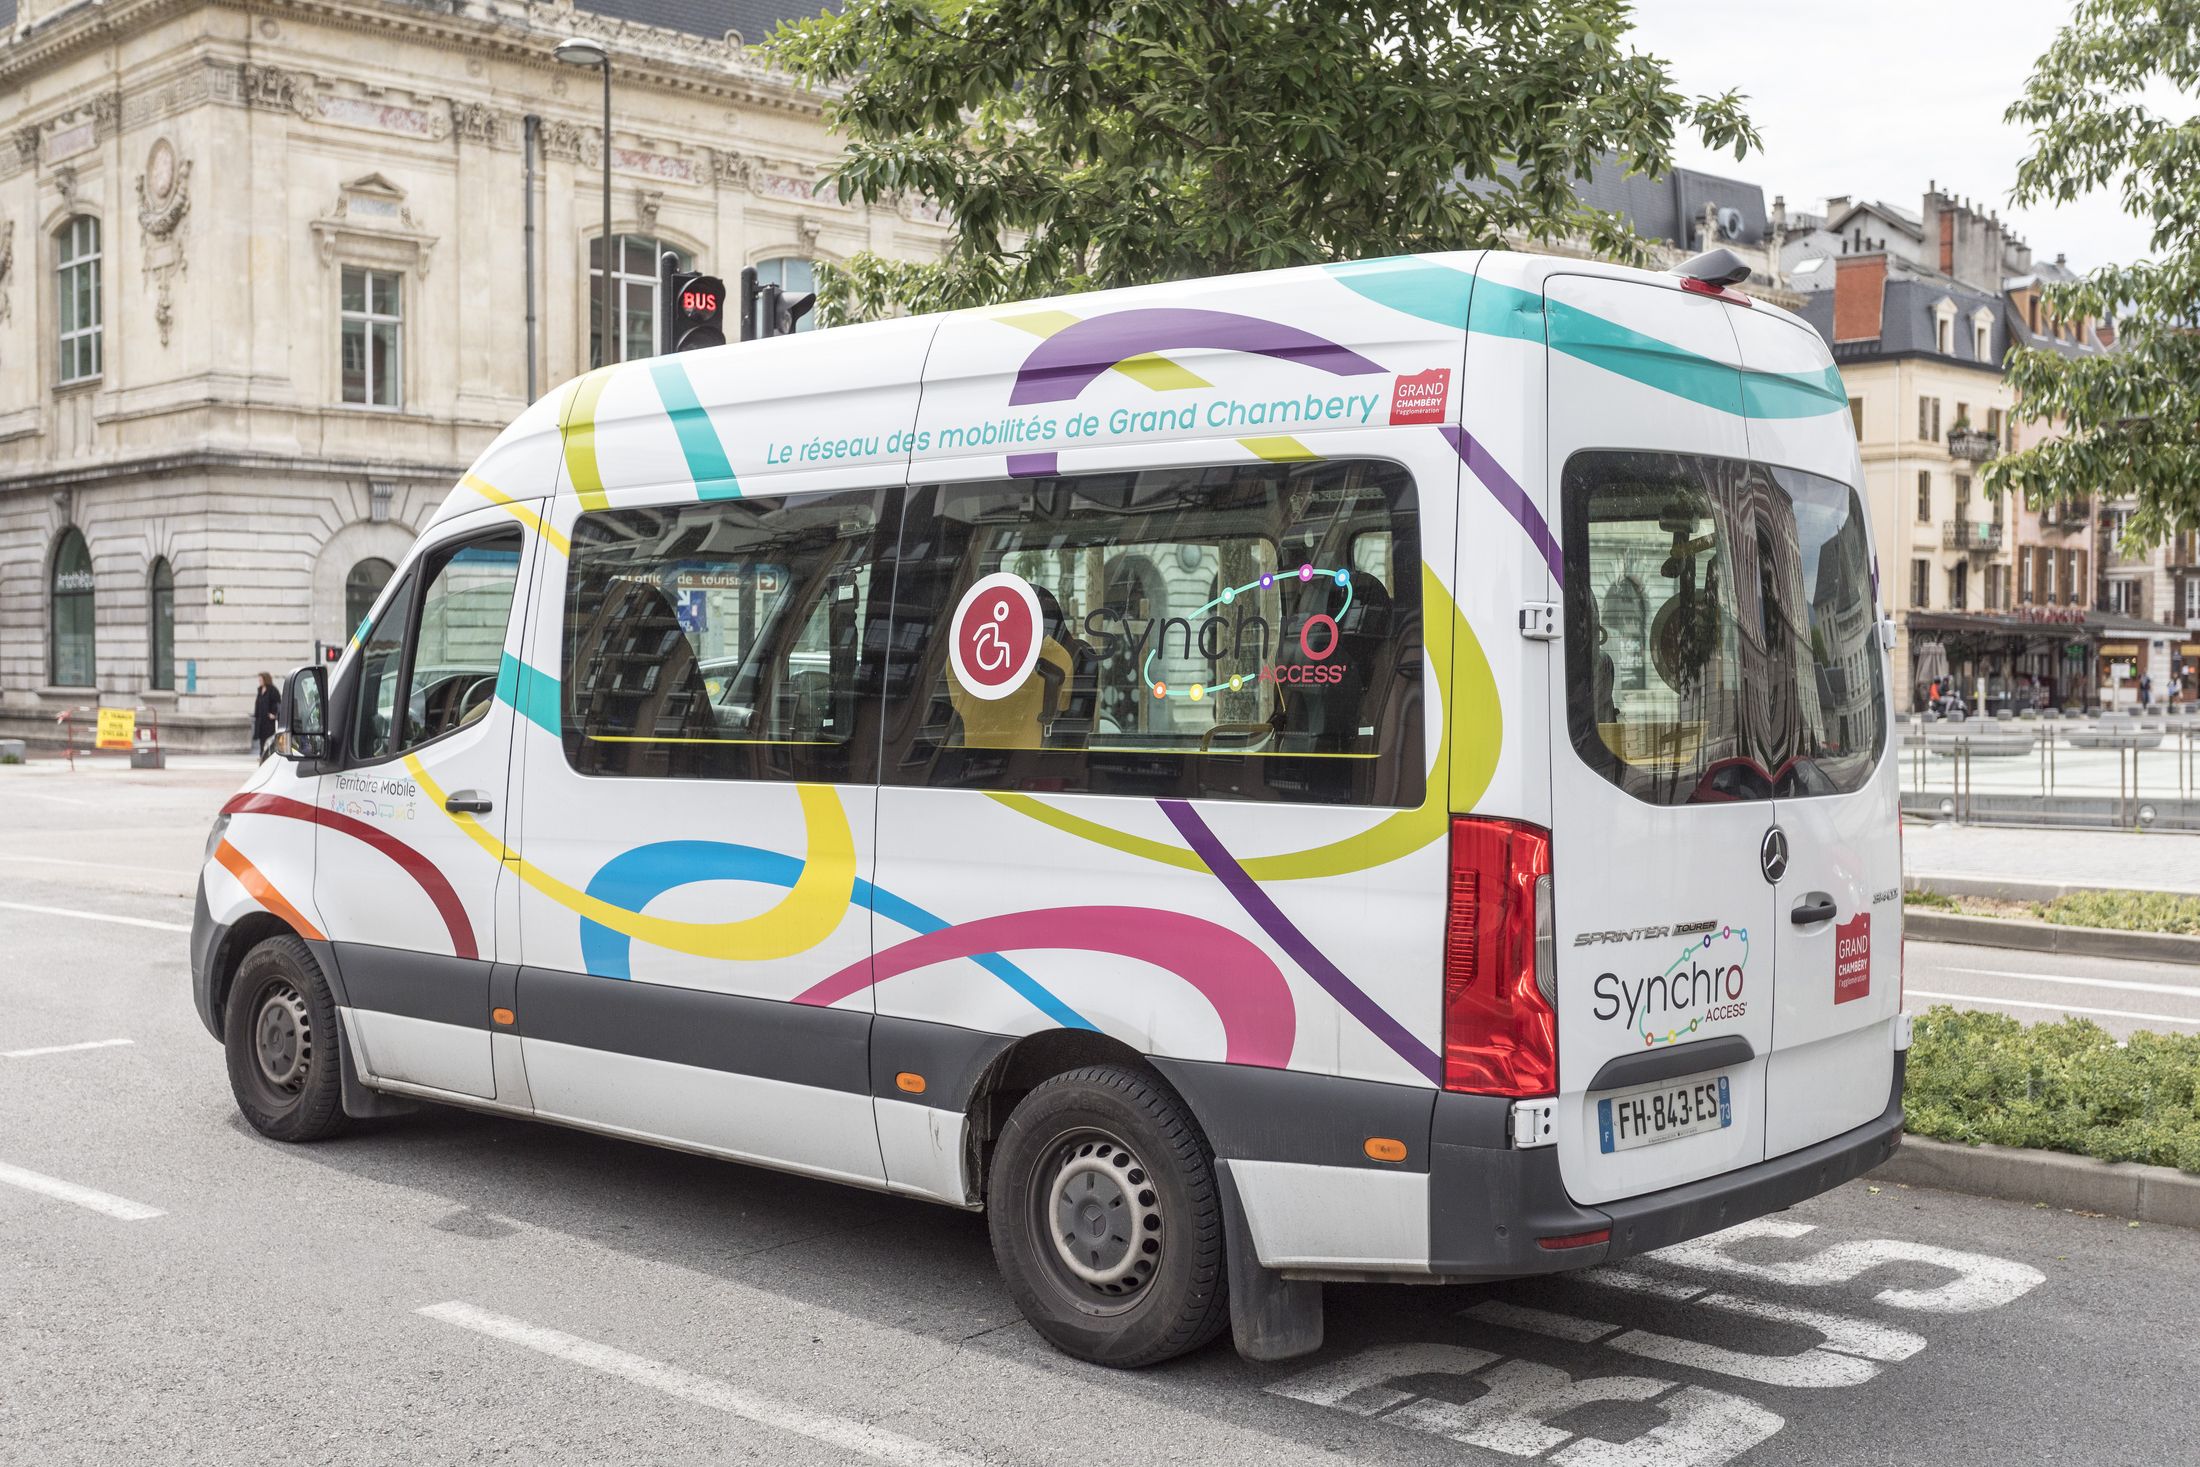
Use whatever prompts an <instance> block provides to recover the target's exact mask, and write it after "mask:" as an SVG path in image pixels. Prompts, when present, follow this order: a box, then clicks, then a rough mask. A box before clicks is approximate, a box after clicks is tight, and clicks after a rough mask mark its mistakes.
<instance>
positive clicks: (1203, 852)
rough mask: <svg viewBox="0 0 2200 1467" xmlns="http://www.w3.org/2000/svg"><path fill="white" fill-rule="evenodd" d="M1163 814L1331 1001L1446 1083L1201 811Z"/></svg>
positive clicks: (1426, 1054)
mask: <svg viewBox="0 0 2200 1467" xmlns="http://www.w3.org/2000/svg"><path fill="white" fill-rule="evenodd" d="M1158 803H1159V804H1160V806H1161V813H1162V814H1164V815H1166V816H1168V817H1169V823H1170V824H1172V825H1174V826H1175V827H1176V828H1177V833H1178V834H1180V835H1182V836H1183V837H1184V843H1185V844H1186V845H1188V846H1190V847H1191V848H1192V850H1193V852H1194V853H1195V854H1196V855H1197V856H1198V857H1199V859H1200V860H1202V861H1205V862H1206V863H1207V869H1208V870H1210V871H1212V872H1214V873H1215V876H1216V878H1217V879H1218V880H1220V881H1221V882H1222V885H1223V887H1224V889H1226V890H1227V891H1228V892H1229V893H1230V895H1231V896H1233V897H1235V898H1236V899H1237V904H1238V905H1239V906H1241V907H1243V908H1244V909H1245V911H1246V914H1247V915H1248V916H1250V917H1251V918H1252V919H1253V921H1254V922H1256V923H1258V924H1259V926H1260V930H1261V931H1263V932H1265V933H1267V934H1268V936H1269V937H1270V938H1271V939H1272V940H1273V941H1274V942H1275V944H1276V946H1278V947H1280V948H1282V949H1283V950H1284V951H1285V952H1287V953H1289V954H1290V955H1291V960H1292V961H1293V962H1295V963H1297V964H1298V965H1299V966H1300V967H1301V968H1304V969H1305V970H1306V974H1307V976H1308V977H1310V978H1312V979H1313V980H1314V981H1315V982H1316V983H1319V984H1320V985H1321V986H1322V989H1323V991H1324V992H1326V993H1327V994H1328V995H1329V996H1330V997H1331V998H1334V999H1335V1000H1336V1001H1337V1002H1338V1003H1340V1004H1342V1005H1343V1006H1344V1010H1345V1012H1346V1013H1348V1014H1350V1015H1352V1017H1353V1018H1355V1019H1358V1020H1359V1021H1360V1022H1361V1023H1362V1024H1364V1025H1366V1026H1367V1029H1368V1032H1369V1033H1371V1034H1373V1035H1374V1036H1375V1037H1376V1038H1377V1039H1380V1040H1382V1041H1383V1043H1385V1044H1387V1045H1389V1046H1390V1048H1391V1050H1392V1051H1393V1052H1394V1053H1395V1054H1396V1055H1397V1056H1398V1057H1399V1058H1400V1059H1402V1060H1404V1061H1405V1062H1406V1063H1407V1064H1409V1065H1411V1066H1413V1068H1414V1070H1415V1071H1416V1072H1417V1073H1419V1074H1420V1075H1422V1076H1423V1077H1424V1078H1426V1079H1427V1080H1428V1082H1429V1083H1430V1084H1432V1085H1441V1084H1443V1083H1444V1062H1443V1060H1442V1059H1441V1058H1439V1057H1438V1056H1437V1054H1436V1052H1435V1051H1434V1050H1432V1049H1430V1048H1429V1047H1428V1046H1427V1045H1425V1044H1423V1043H1422V1042H1421V1041H1420V1040H1419V1039H1416V1038H1415V1037H1414V1036H1413V1035H1412V1033H1411V1032H1409V1031H1408V1030H1407V1029H1406V1026H1405V1025H1403V1024H1401V1023H1399V1022H1398V1021H1397V1020H1396V1019H1395V1018H1392V1017H1391V1015H1390V1012H1389V1011H1388V1010H1387V1009H1385V1008H1384V1007H1383V1006H1382V1005H1381V1004H1379V1003H1377V1002H1375V1000H1374V999H1372V998H1370V997H1368V995H1367V993H1366V991H1365V990H1364V989H1362V988H1361V987H1360V985H1359V984H1357V983H1354V982H1353V981H1352V980H1351V979H1350V978H1348V977H1346V976H1345V974H1344V970H1343V969H1341V968H1339V967H1338V966H1337V965H1336V964H1335V963H1332V962H1331V961H1329V959H1328V958H1327V957H1326V956H1325V955H1324V954H1323V953H1322V950H1321V949H1320V948H1318V947H1316V946H1314V944H1313V943H1312V942H1310V941H1309V940H1308V939H1307V936H1306V934H1305V933H1303V932H1301V931H1299V929H1298V927H1297V926H1296V925H1295V924H1294V923H1293V922H1292V921H1291V919H1290V918H1289V917H1286V916H1285V915H1284V914H1283V909H1282V908H1280V907H1278V906H1277V905H1276V904H1275V902H1274V900H1272V899H1271V898H1270V897H1269V895H1268V893H1267V892H1265V891H1262V890H1261V888H1260V883H1259V882H1257V881H1255V880H1253V878H1252V877H1250V876H1248V875H1246V874H1245V868H1244V867H1243V866H1240V865H1239V864H1238V863H1237V858H1236V857H1235V856H1233V855H1231V854H1230V853H1229V851H1228V850H1227V849H1225V848H1224V846H1223V844H1222V842H1221V841H1220V840H1219V839H1218V838H1217V837H1216V835H1215V833H1214V831H1213V830H1211V829H1209V828H1208V825H1207V822H1206V821H1204V820H1202V819H1200V818H1199V812H1198V811H1197V810H1194V809H1193V808H1192V807H1191V806H1190V805H1188V804H1186V803H1185V802H1184V801H1182V800H1161V801H1159V802H1158Z"/></svg>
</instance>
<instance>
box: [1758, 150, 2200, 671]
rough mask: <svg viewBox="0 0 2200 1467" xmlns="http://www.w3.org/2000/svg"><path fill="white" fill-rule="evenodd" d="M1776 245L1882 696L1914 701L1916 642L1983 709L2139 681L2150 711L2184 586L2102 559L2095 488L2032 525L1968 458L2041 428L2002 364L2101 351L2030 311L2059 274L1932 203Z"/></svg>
mask: <svg viewBox="0 0 2200 1467" xmlns="http://www.w3.org/2000/svg"><path fill="white" fill-rule="evenodd" d="M1781 248H1782V251H1783V256H1784V258H1785V259H1786V260H1787V262H1788V266H1789V270H1790V278H1791V279H1792V280H1793V281H1794V283H1795V285H1796V287H1797V289H1798V290H1800V291H1801V292H1802V298H1803V305H1802V307H1801V314H1802V315H1803V317H1804V319H1806V320H1808V321H1809V322H1810V323H1811V324H1812V325H1813V326H1814V327H1816V328H1817V329H1818V331H1819V333H1820V334H1821V335H1822V336H1824V337H1825V338H1826V341H1827V343H1828V345H1829V346H1830V347H1831V348H1832V351H1833V357H1834V362H1835V364H1836V365H1837V366H1838V367H1839V368H1840V370H1841V378H1842V381H1843V383H1844V385H1845V386H1846V387H1847V389H1848V394H1849V412H1850V415H1851V417H1852V419H1853V420H1854V422H1855V424H1856V436H1857V444H1858V449H1859V452H1860V453H1861V455H1862V457H1863V461H1864V477H1865V482H1866V485H1867V488H1868V491H1869V493H1870V495H1871V501H1872V517H1873V522H1874V524H1875V526H1876V527H1877V534H1878V538H1879V547H1878V549H1879V562H1880V598H1881V601H1882V602H1883V604H1884V605H1885V607H1886V609H1887V610H1888V611H1889V612H1890V613H1891V614H1892V615H1893V616H1894V619H1895V623H1896V626H1897V628H1898V631H1897V642H1896V651H1895V667H1896V676H1897V685H1898V688H1899V689H1900V690H1901V694H1902V696H1904V697H1905V698H1906V699H1907V700H1909V701H1911V702H1913V703H1915V702H1919V701H1922V699H1923V696H1924V693H1925V691H1926V689H1925V688H1924V686H1923V683H1922V681H1921V679H1919V678H1918V677H1917V676H1916V675H1915V674H1914V673H1913V672H1912V671H1911V670H1912V669H1913V668H1915V667H1917V666H1919V664H1918V663H1917V662H1916V661H1915V660H1914V653H1915V651H1916V649H1917V647H1918V646H1919V645H1920V644H1922V643H1925V642H1931V643H1935V644H1937V645H1939V646H1940V647H1941V649H1942V650H1943V651H1944V652H1945V653H1946V654H1947V663H1946V665H1947V668H1948V672H1949V674H1950V675H1951V676H1952V680H1953V682H1954V684H1955V686H1956V687H1957V689H1958V690H1960V691H1961V692H1962V694H1963V696H1964V697H1965V698H1966V699H1967V700H1971V701H1976V700H1977V699H1978V698H1979V697H1980V696H1981V695H1983V697H1984V698H1985V700H1986V701H1987V703H1988V704H1989V705H1997V704H2002V703H2011V704H2019V705H2021V704H2023V703H2026V702H2034V703H2044V702H2052V703H2055V704H2058V705H2062V706H2088V707H2089V706H2093V705H2095V704H2097V703H2101V702H2111V703H2114V702H2131V701H2136V695H2137V692H2138V689H2139V688H2140V686H2141V684H2142V680H2143V679H2145V678H2146V677H2148V676H2149V674H2151V675H2152V679H2153V681H2152V686H2153V688H2154V690H2155V692H2156V696H2157V698H2158V699H2159V698H2160V697H2162V696H2164V695H2166V694H2167V693H2168V692H2169V691H2171V690H2172V689H2174V688H2175V687H2176V686H2177V685H2178V683H2179V681H2180V674H2181V668H2180V667H2178V666H2176V663H2177V659H2178V658H2179V657H2180V656H2183V655H2185V648H2186V646H2187V645H2188V644H2186V643H2185V642H2184V641H2183V639H2182V638H2181V636H2180V635H2179V633H2178V630H2177V629H2173V628H2170V627H2167V626H2163V625H2161V624H2160V622H2162V621H2167V620H2169V619H2170V617H2169V615H2168V614H2167V613H2168V611H2169V609H2170V606H2171V604H2172V601H2173V598H2174V596H2175V595H2176V594H2177V591H2178V588H2180V587H2181V586H2182V585H2183V584H2185V582H2184V581H2182V580H2180V579H2179V578H2178V576H2177V574H2176V572H2175V570H2174V568H2173V566H2172V564H2170V563H2167V562H2166V561H2165V563H2163V564H2161V565H2159V566H2148V565H2147V564H2145V563H2143V562H2126V561H2124V560H2123V559H2122V557H2121V556H2120V554H2119V553H2118V551H2117V549H2116V547H2115V540H2116V539H2117V538H2119V537H2120V529H2119V527H2118V525H2117V524H2116V518H2117V516H2116V512H2115V510H2114V508H2113V506H2114V486H2113V485H2101V486H2082V487H2081V488H2080V489H2078V490H2077V492H2073V493H2072V494H2071V495H2069V496H2068V497H2067V498H2065V499H2062V500H2060V501H2058V502H2056V503H2054V504H2051V505H2048V506H2045V507H2043V508H2041V509H2038V510H2033V509H2028V508H2025V507H2024V506H2021V505H2014V504H2011V503H2008V502H2007V501H2005V500H2003V499H2000V498H1988V497H1987V496H1986V495H1985V493H1984V491H1983V490H1982V489H1981V487H1980V486H1979V483H1978V478H1979V471H1980V469H1981V468H1982V467H1983V466H1984V465H1985V464H1986V463H1987V462H1988V461H1990V460H1991V459H1993V458H1994V457H1996V456H1997V455H1999V454H2002V453H2005V452H2009V451H2013V450H2015V449H2018V448H2023V447H2028V446H2030V445H2031V444H2032V443H2034V442H2037V441H2039V439H2040V438H2041V437H2043V436H2044V435H2046V434H2049V433H2052V432H2053V431H2054V428H2053V426H2052V425H2046V424H2032V423H2024V424H2020V423H2018V422H2017V420H2016V413H2015V409H2016V406H2017V403H2016V399H2015V394H2014V392H2013V391H2012V390H2011V388H2010V387H2009V385H2008V383H2007V381H2006V379H2005V378H2004V376H2003V363H2004V360H2005V358H2006V357H2007V354H2008V352H2009V351H2010V350H2011V349H2012V348H2013V347H2017V346H2023V347H2029V348H2032V349H2035V350H2043V351H2054V352H2060V353H2062V354H2064V355H2069V356H2083V355H2087V354H2090V353H2095V352H2102V351H2107V350H2110V349H2112V347H2113V345H2114V340H2113V335H2112V333H2111V331H2110V329H2109V328H2107V327H2106V326H2104V325H2103V324H2102V323H2099V322H2092V321H2058V320H2056V319H2054V317H2053V314H2052V312H2049V311H2047V310H2046V308H2045V302H2044V297H2043V296H2042V294H2041V288H2042V287H2043V286H2044V285H2046V284H2051V283H2053V282H2054V281H2056V280H2067V279H2069V278H2070V271H2069V269H2068V267H2067V265H2065V263H2064V262H2063V261H2062V259H2061V258H2059V257H2058V258H2057V259H2056V260H2055V261H2054V262H2053V263H2051V264H2050V263H2035V262H2034V260H2033V258H2032V252H2031V250H2030V248H2029V247H2028V246H2026V245H2025V243H2024V242H2023V241H2022V240H2020V239H2018V238H2016V237H2015V236H2014V235H2013V234H2011V233H2010V232H2009V231H2008V229H2007V228H2006V226H2005V225H2004V224H2003V223H2002V221H2001V220H2000V219H1998V218H1997V217H1995V216H1994V215H1992V214H1990V213H1982V212H1980V211H1979V210H1978V209H1977V208H1976V207H1975V206H1973V205H1971V204H1969V203H1967V202H1965V201H1963V200H1960V199H1957V198H1955V197H1953V196H1952V195H1948V194H1944V193H1941V192H1939V191H1938V190H1937V189H1936V190H1934V191H1932V192H1928V193H1927V194H1926V195H1925V197H1924V200H1923V207H1922V208H1921V209H1920V210H1919V211H1918V212H1917V213H1916V214H1911V213H1909V212H1907V211H1905V210H1902V209H1899V208H1896V207H1895V206H1893V205H1889V204H1886V203H1879V202H1875V203H1870V204H1851V203H1849V202H1848V201H1846V200H1834V201H1832V203H1831V204H1830V205H1829V206H1828V209H1827V211H1826V215H1825V219H1824V221H1823V223H1822V224H1821V223H1814V224H1813V225H1812V227H1811V228H1810V229H1808V230H1807V231H1805V232H1803V233H1801V234H1796V235H1790V236H1789V237H1788V239H1787V240H1786V242H1785V243H1784V244H1783V245H1782V247H1781ZM2179 553H2182V552H2181V551H2179V550H2177V549H2174V548H2170V549H2164V550H2162V551H2158V552H2156V553H2155V558H2156V559H2157V560H2164V559H2165V557H2168V556H2173V555H2176V554H2179ZM2150 571H2151V574H2150V573H2149V572H2150ZM2193 579H2194V580H2196V581H2200V575H2196V576H2195V577H2194V578H2193ZM2127 585H2128V589H2120V588H2123V587H2126V586H2127ZM2191 594H2192V595H2193V596H2194V598H2195V603H2196V605H2200V591H2195V592H2193V593H2191ZM2192 651H2193V652H2194V653H2200V647H2194V648H2192ZM1925 665H1928V666H1934V667H1938V666H1939V663H1938V662H1937V661H1935V662H1932V663H1928V664H1925Z"/></svg>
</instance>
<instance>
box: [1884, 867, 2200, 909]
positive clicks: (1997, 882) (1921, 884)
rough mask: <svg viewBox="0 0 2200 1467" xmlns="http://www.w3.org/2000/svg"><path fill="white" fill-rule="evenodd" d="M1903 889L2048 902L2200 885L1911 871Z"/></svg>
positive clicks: (2179, 893)
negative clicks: (2124, 883)
mask: <svg viewBox="0 0 2200 1467" xmlns="http://www.w3.org/2000/svg"><path fill="white" fill-rule="evenodd" d="M1902 889H1903V890H1904V891H1928V892H1931V893H1932V894H1933V895H1935V896H1949V897H1986V898H1989V899H1990V900H1993V901H1997V902H2051V901H2054V900H2055V899H2056V898H2057V897H2066V896H2070V895H2072V894H2073V893H2076V892H2081V891H2136V892H2139V893H2141V894H2143V895H2147V896H2169V897H2192V896H2200V888H2186V889H2183V890H2180V889H2178V888H2176V887H2168V886H2102V885H2101V884H2099V883H2098V882H2087V881H2012V880H2009V879H2008V878H2006V877H2000V876H1934V875H1932V874H1930V873H1924V874H1919V873H1914V872H1913V873H1911V874H1908V875H1905V876H1904V877H1903V878H1902Z"/></svg>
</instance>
